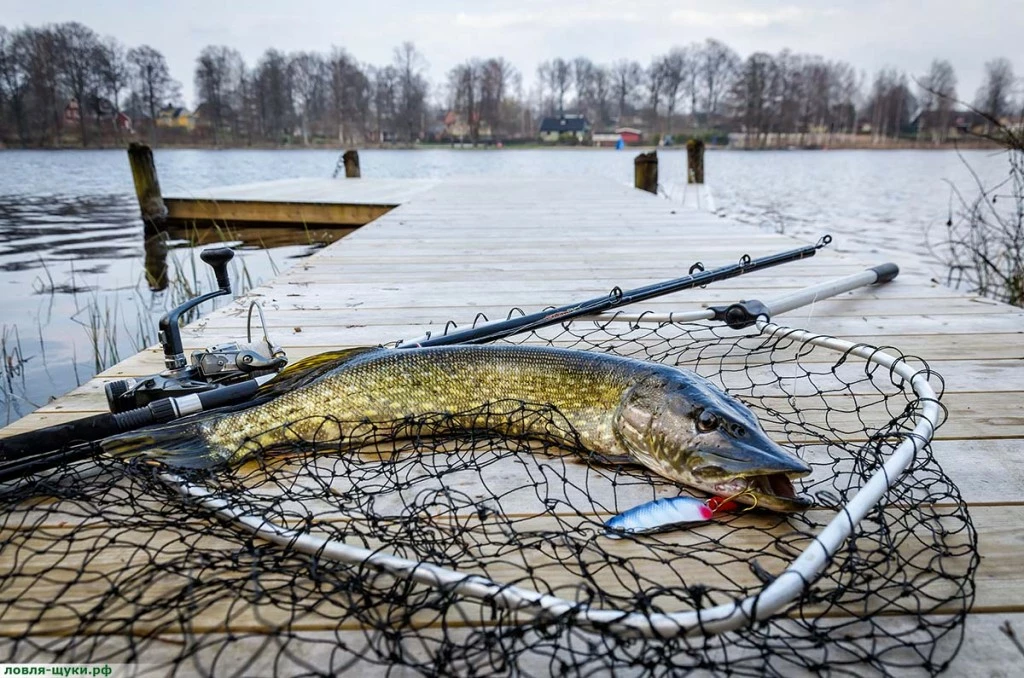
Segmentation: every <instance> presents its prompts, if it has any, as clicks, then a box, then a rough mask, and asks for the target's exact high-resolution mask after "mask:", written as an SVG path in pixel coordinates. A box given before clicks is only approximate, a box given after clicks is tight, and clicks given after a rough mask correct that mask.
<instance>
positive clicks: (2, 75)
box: [0, 26, 29, 145]
mask: <svg viewBox="0 0 1024 678" xmlns="http://www.w3.org/2000/svg"><path fill="white" fill-rule="evenodd" d="M22 47H23V41H20V40H18V39H17V38H16V35H15V34H12V33H10V32H9V31H8V30H7V28H6V27H4V26H0V139H2V138H3V137H4V136H5V135H4V134H3V122H5V121H4V116H3V111H4V108H7V107H9V108H10V110H11V113H12V115H13V117H14V126H15V128H16V129H17V130H18V140H19V141H20V142H21V143H22V144H23V145H24V144H27V143H28V139H29V131H28V119H27V116H26V110H25V108H26V107H25V98H26V96H27V95H28V88H29V77H28V71H27V70H26V69H25V58H24V54H23V53H22V49H21V48H22Z"/></svg>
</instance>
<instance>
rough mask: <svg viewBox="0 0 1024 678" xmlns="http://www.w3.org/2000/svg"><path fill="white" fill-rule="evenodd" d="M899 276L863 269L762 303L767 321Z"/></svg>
mask: <svg viewBox="0 0 1024 678" xmlns="http://www.w3.org/2000/svg"><path fill="white" fill-rule="evenodd" d="M898 274H899V267H897V266H896V264H892V263H886V264H881V265H879V266H873V267H872V268H868V269H865V270H863V271H860V272H859V273H853V274H851V275H848V276H846V277H845V278H837V279H835V280H830V281H828V282H823V283H820V284H818V285H811V286H810V287H805V288H804V289H802V290H799V291H797V292H793V293H792V294H787V295H785V296H782V297H779V298H778V299H773V300H772V301H768V302H765V304H764V305H765V307H766V309H767V311H768V315H769V317H770V318H774V317H775V316H777V315H781V314H783V313H787V312H789V311H794V310H796V309H798V308H803V307H804V306H809V305H811V304H814V303H816V302H818V301H823V300H825V299H829V298H831V297H835V296H838V295H840V294H845V293H846V292H852V291H853V290H856V289H859V288H861V287H866V286H868V285H881V284H883V283H887V282H889V281H891V280H893V279H894V278H895V277H896V276H897V275H898ZM716 317H717V316H716V312H715V310H714V309H711V308H702V309H699V310H696V311H683V312H681V313H650V312H648V313H622V312H617V313H616V312H608V313H600V314H597V315H590V316H584V317H582V318H580V320H594V321H597V322H630V323H637V322H650V323H671V322H677V323H689V322H698V321H701V320H715V319H716Z"/></svg>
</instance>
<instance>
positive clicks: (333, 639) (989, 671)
mask: <svg viewBox="0 0 1024 678" xmlns="http://www.w3.org/2000/svg"><path fill="white" fill-rule="evenodd" d="M931 619H934V621H935V622H936V623H946V622H948V620H947V619H945V618H936V617H932V618H931ZM872 623H873V624H877V625H878V626H880V627H881V629H882V630H888V631H889V632H890V633H891V634H892V635H893V636H896V637H901V638H904V639H908V640H910V639H914V638H917V639H918V641H919V642H925V640H926V638H925V636H924V634H925V633H927V629H921V628H920V626H919V621H918V618H917V617H910V616H906V617H901V616H895V617H886V618H878V619H874V620H872ZM1006 624H1009V625H1010V627H1011V628H1012V629H1014V630H1015V632H1016V634H1017V636H1018V637H1020V636H1021V635H1024V614H972V615H969V616H968V617H967V620H966V623H965V633H964V637H963V645H962V647H960V648H959V653H958V654H957V655H956V657H955V658H954V659H953V661H952V663H951V665H950V666H949V668H948V670H947V672H946V673H945V674H944V675H949V676H956V677H958V678H960V677H963V678H1015V677H1016V676H1017V670H1018V668H1019V665H1020V663H1021V661H1022V659H1024V658H1022V655H1021V652H1020V650H1019V649H1018V648H1017V647H1016V646H1015V645H1014V644H1013V641H1011V640H1010V639H1009V638H1008V637H1007V636H1006V634H1005V633H1004V632H1003V631H1002V628H1003V627H1004V625H1006ZM395 630H396V631H397V630H398V629H397V628H396V629H395ZM851 630H852V631H856V630H857V629H851ZM416 636H417V638H422V639H425V640H424V641H420V640H418V639H417V640H412V641H404V640H403V639H402V637H401V635H400V634H398V633H390V632H389V633H386V634H385V632H380V631H378V632H366V631H306V632H302V633H294V634H293V633H280V632H277V631H276V630H275V631H273V632H271V633H267V634H266V635H264V634H263V633H260V632H259V631H255V630H254V631H251V632H249V633H247V634H244V635H237V634H233V635H231V636H228V635H227V634H221V635H218V634H207V635H205V636H203V638H202V639H201V641H200V642H201V646H199V647H194V646H191V645H190V643H192V642H195V641H196V639H195V638H194V636H191V635H188V636H186V635H183V634H180V633H166V632H165V633H160V634H155V635H152V636H147V637H144V638H141V637H137V636H135V637H132V636H123V635H114V634H105V635H102V636H95V637H93V638H91V639H90V640H89V642H88V647H90V648H94V653H95V655H96V656H101V657H106V658H109V663H111V664H114V663H119V662H122V661H126V660H127V659H129V658H131V659H135V658H136V656H138V657H141V658H142V660H143V661H144V663H145V665H146V670H147V671H153V672H154V673H161V674H162V673H165V672H166V673H168V674H169V673H170V672H171V670H172V668H174V667H175V665H176V660H177V659H178V658H179V657H180V656H181V654H182V653H183V652H184V651H186V648H187V650H188V651H190V653H189V654H188V658H187V659H185V660H184V663H183V664H181V665H179V666H180V667H188V670H189V671H190V672H192V671H194V672H195V673H200V674H213V675H216V674H219V673H222V672H224V671H225V670H226V669H228V668H229V666H230V670H237V669H238V668H239V667H244V669H245V673H246V675H253V676H271V675H276V676H288V675H298V674H307V673H309V672H310V667H315V670H316V671H321V672H323V673H325V674H341V673H344V674H345V675H349V674H351V675H359V676H366V677H367V678H370V677H374V678H375V677H376V676H388V677H389V678H413V676H419V675H422V672H421V671H416V670H414V669H411V668H409V667H407V666H400V665H391V663H392V662H393V661H394V659H393V657H395V656H399V657H402V658H403V659H404V661H406V662H409V663H414V664H419V663H425V664H426V665H427V666H429V667H430V668H431V669H433V670H449V671H459V672H461V673H471V672H474V671H475V672H482V671H485V670H493V671H495V672H499V671H502V670H505V666H504V664H503V662H504V661H505V660H506V659H507V658H506V657H504V656H503V657H500V658H499V657H492V660H493V661H494V664H493V666H492V665H488V664H481V663H479V662H478V663H475V664H473V665H472V666H470V665H467V664H465V663H463V662H461V661H459V660H457V659H455V658H454V657H452V656H451V655H452V654H455V655H457V654H458V653H457V652H454V653H449V652H448V650H449V649H451V648H460V647H463V646H466V645H469V646H473V647H479V644H480V637H479V635H474V633H473V629H471V628H448V629H446V630H444V631H442V630H440V629H420V630H418V631H417V633H416ZM574 637H575V638H576V639H577V640H576V643H582V642H593V643H595V644H596V645H597V646H598V647H600V646H602V644H603V641H602V639H601V637H600V636H597V635H593V634H587V633H584V632H582V631H576V632H575V633H574ZM444 639H447V640H448V642H447V643H443V642H442V641H443V640H444ZM531 641H532V639H531V638H527V639H524V640H521V641H520V643H519V644H517V645H515V646H514V647H516V649H517V650H521V651H522V652H521V654H518V655H517V656H516V657H515V659H516V666H517V667H518V668H519V669H520V670H521V672H522V675H526V676H545V675H550V674H552V673H553V672H554V670H557V669H558V668H559V665H557V664H553V662H555V660H553V659H552V657H551V651H550V648H551V645H550V643H549V642H537V643H536V644H531ZM959 641H960V636H959V634H956V633H953V634H949V635H948V636H946V637H945V638H942V639H940V640H939V641H938V644H937V646H936V648H935V653H934V655H933V658H934V659H935V660H936V661H937V662H941V661H944V660H945V658H947V657H948V656H949V655H950V654H951V653H952V652H954V651H955V650H956V649H957V645H958V643H959ZM71 642H72V641H71V640H70V639H68V638H65V637H47V636H38V635H35V636H29V637H27V638H25V639H24V640H23V641H22V642H18V643H17V644H15V641H13V640H8V639H0V650H2V651H4V654H5V656H6V657H9V659H8V660H7V661H9V662H10V663H18V662H21V663H49V662H50V661H51V657H52V656H54V655H55V654H56V653H58V652H61V653H62V654H61V656H62V657H65V658H68V657H70V658H75V657H77V656H80V655H76V654H75V651H74V650H72V649H70V646H71ZM563 642H565V641H564V640H563ZM844 642H845V643H847V644H850V645H852V646H854V647H856V648H858V649H859V650H860V651H861V652H866V651H870V648H869V647H868V646H867V644H865V643H864V642H856V641H851V640H847V641H844ZM574 646H576V645H575V644H574ZM829 647H830V651H831V652H833V653H834V654H833V656H835V654H838V653H839V652H838V648H837V647H835V646H832V645H830V646H829ZM442 648H443V649H444V650H445V655H444V659H443V661H447V662H451V663H448V664H442V665H436V664H435V663H434V661H433V659H432V658H433V657H434V656H435V653H437V652H438V651H439V650H440V649H442ZM191 651H194V654H192V653H191ZM707 651H708V658H709V659H710V660H712V661H714V662H715V665H716V666H725V665H726V664H727V663H728V662H730V661H732V662H738V661H740V660H742V665H743V667H744V668H746V669H747V670H748V671H754V672H757V671H764V672H765V673H768V672H769V670H770V666H769V664H768V663H767V660H766V659H765V658H763V657H758V656H757V655H756V654H755V655H753V656H751V653H749V652H743V651H742V650H740V649H739V648H737V647H736V646H733V645H724V646H716V644H715V643H714V641H712V642H711V645H710V646H709V647H708V648H707ZM79 652H81V650H79ZM489 656H490V655H489ZM509 658H510V657H509ZM844 658H845V657H844ZM851 660H852V658H851ZM481 661H483V660H481ZM666 661H671V663H672V665H673V666H676V667H684V666H689V665H697V664H698V662H699V661H700V659H699V658H698V657H689V658H688V659H687V658H684V657H674V658H672V659H671V660H670V659H669V658H666ZM886 661H887V663H888V662H891V666H893V667H896V666H898V667H900V669H899V670H900V671H902V675H909V676H918V675H924V674H923V673H921V672H918V671H914V670H912V668H910V667H914V666H917V665H919V664H920V661H921V658H920V657H919V656H917V655H915V654H913V653H912V652H908V651H906V650H902V649H899V648H890V649H888V650H887V651H886ZM779 665H780V662H779V661H778V660H776V661H775V662H773V663H772V664H771V667H774V668H775V670H777V669H778V667H779ZM782 665H783V666H785V669H786V671H787V674H786V675H793V676H810V675H812V674H810V673H801V672H800V670H798V669H797V668H795V667H793V666H791V665H789V664H788V663H785V664H782ZM596 666H601V664H599V663H596V664H595V665H594V666H592V668H594V667H596ZM183 671H184V669H183V668H179V669H178V673H182V672H183ZM697 671H699V669H697ZM614 673H615V676H617V677H618V676H622V677H624V678H633V677H634V676H637V677H638V676H645V675H649V674H650V669H649V668H644V667H643V666H637V667H634V668H632V669H628V668H623V667H616V670H615V672H614ZM694 675H697V676H700V675H703V674H701V673H695V674H694ZM862 675H874V674H873V673H871V672H868V671H865V672H864V673H863V674H862ZM114 678H118V674H117V673H116V672H115V673H114Z"/></svg>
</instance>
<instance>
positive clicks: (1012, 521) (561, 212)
mask: <svg viewBox="0 0 1024 678" xmlns="http://www.w3.org/2000/svg"><path fill="white" fill-rule="evenodd" d="M333 183H334V184H337V185H341V186H347V187H356V188H357V189H359V190H362V187H364V186H366V185H368V184H370V183H371V182H370V180H366V179H363V180H360V181H359V182H344V181H337V182H333ZM426 184H429V185H426ZM332 186H333V184H332ZM260 190H261V189H260V188H259V187H241V188H239V189H237V191H236V192H235V193H233V194H231V195H234V196H235V198H234V199H238V200H248V199H253V198H255V197H257V196H258V194H259V192H260ZM289 191H290V193H291V195H292V197H293V198H295V201H296V202H298V201H299V199H298V198H296V196H298V195H301V194H303V192H304V191H305V187H304V185H303V184H302V183H301V182H296V183H295V184H294V185H293V186H292V187H291V188H290V189H289ZM314 194H315V191H314V190H313V188H312V187H310V189H309V193H308V194H307V195H306V197H305V198H303V199H302V200H306V201H313V200H315V197H314ZM222 197H223V196H222ZM403 202H404V204H402V206H401V207H398V208H397V209H394V210H392V211H390V212H389V213H387V214H386V215H384V216H382V217H381V218H379V219H378V220H377V221H375V222H374V223H373V224H371V225H370V226H368V227H365V228H362V229H360V230H358V231H356V232H355V233H353V234H352V235H350V236H348V237H346V238H345V239H343V240H342V241H339V242H337V243H335V244H334V245H332V246H330V247H328V248H326V249H325V250H323V251H321V252H319V253H318V254H316V255H314V256H313V257H311V258H310V259H308V260H307V261H305V262H303V263H301V264H299V265H297V266H295V267H293V268H292V269H290V270H289V271H287V272H285V273H284V274H282V275H281V276H279V277H278V278H277V279H276V280H274V281H273V282H271V283H270V284H267V285H264V286H262V287H260V288H258V289H256V290H254V291H253V294H252V296H253V297H255V298H259V299H261V300H262V301H263V303H264V304H265V305H266V309H267V319H268V321H269V324H270V325H271V328H272V336H273V337H274V338H275V339H276V340H277V341H279V342H281V343H283V344H284V345H285V346H286V348H287V349H288V351H289V355H290V356H291V357H292V358H293V359H297V358H299V357H301V356H304V355H309V354H312V353H316V352H320V351H323V350H327V349H328V348H332V347H340V346H352V345H365V344H376V343H380V342H387V341H393V340H396V339H400V338H403V337H406V338H408V337H413V336H418V335H420V334H422V333H423V332H424V331H425V330H427V329H433V330H435V331H439V330H441V329H442V328H443V327H444V323H445V321H446V320H448V319H454V320H457V321H459V322H460V323H461V324H468V323H470V322H472V320H473V317H474V316H475V315H476V314H477V313H478V312H481V311H485V312H487V313H488V314H489V315H504V313H505V312H506V311H507V310H508V308H509V306H512V305H520V306H522V307H523V309H524V310H526V311H527V312H529V311H531V310H537V309H539V308H543V307H545V306H548V305H551V304H561V303H565V302H568V301H571V300H575V299H582V298H587V297H589V296H596V295H597V294H603V293H607V291H608V290H609V289H610V288H611V287H612V286H614V285H620V286H623V287H626V286H633V285H639V284H644V283H649V282H654V281H656V280H660V279H664V278H669V277H676V276H678V275H682V274H684V273H685V272H686V270H687V269H688V268H689V265H690V264H691V263H692V262H693V261H695V260H701V261H703V262H704V263H705V264H706V265H708V266H714V265H719V264H724V263H729V262H731V261H734V260H735V258H736V257H737V256H738V255H739V254H741V253H744V252H747V253H750V254H751V255H752V256H757V255H758V254H765V253H769V252H775V251H779V250H783V249H789V248H792V247H795V246H797V245H799V244H803V243H802V242H798V241H797V240H795V239H793V238H787V237H783V236H779V235H774V234H769V233H766V232H763V231H759V230H757V229H754V228H751V227H748V226H744V225H740V224H736V223H733V222H731V221H729V220H725V219H720V218H718V217H716V216H714V215H710V214H706V213H699V212H695V211H692V210H688V209H685V208H681V207H679V206H677V205H673V204H671V203H669V202H667V201H664V200H662V199H659V198H656V197H654V196H651V195H648V194H645V193H643V192H640V191H635V190H633V189H632V188H630V187H628V186H620V185H616V184H614V183H611V182H601V181H595V180H593V179H586V180H572V179H565V180H553V179H550V178H546V179H544V180H539V181H530V180H506V179H503V180H501V181H500V182H499V181H490V180H486V179H467V180H460V181H447V182H444V183H436V182H426V183H425V184H422V185H418V186H416V187H415V189H414V190H413V191H412V192H411V193H410V194H408V195H406V196H405V197H404V199H403ZM860 249H863V248H859V247H848V246H845V245H844V243H843V242H837V243H836V247H834V248H830V249H829V250H825V251H823V252H821V253H820V254H819V255H818V256H817V257H815V258H813V259H810V260H807V261H803V262H796V263H792V264H789V265H786V266H784V267H781V268H777V269H772V270H769V271H763V272H759V273H756V274H752V275H750V276H746V277H742V278H737V279H734V280H730V281H725V282H723V283H721V284H716V285H714V286H712V287H709V288H707V289H705V290H693V291H691V292H686V293H681V294H677V295H673V296H672V297H670V298H668V299H664V300H658V301H656V302H653V303H648V304H644V305H642V308H644V309H648V308H649V309H655V310H657V311H658V312H669V311H679V310H690V309H693V308H695V307H700V306H702V305H707V304H717V303H724V302H727V301H733V300H738V299H740V298H751V297H758V298H762V299H771V298H773V297H775V296H780V295H783V294H786V293H787V292H789V291H792V290H794V289H798V288H801V287H803V286H806V285H810V284H814V283H817V282H822V281H825V280H829V279H831V278H834V277H837V276H841V275H846V274H849V273H852V272H855V271H857V270H860V269H862V268H864V267H865V266H872V265H876V264H879V263H882V261H884V260H885V259H891V260H894V261H896V262H897V263H899V262H900V254H899V253H898V252H893V251H888V252H885V253H884V255H879V254H864V255H860V254H857V251H856V250H860ZM882 249H883V250H884V248H882ZM842 250H846V251H844V252H842V253H840V251H842ZM850 250H855V251H852V252H851V251H850ZM883 256H884V258H882V257H883ZM244 308H245V306H244V302H243V301H239V302H236V303H232V304H229V305H228V306H227V307H225V308H223V309H221V310H219V311H217V312H215V313H213V314H211V315H210V316H208V317H206V318H203V319H201V320H200V321H199V322H197V323H195V324H193V325H192V326H190V327H189V328H187V329H186V331H185V332H184V338H185V341H186V344H187V347H188V348H195V347H199V346H203V345H208V344H212V343H217V342H219V341H224V340H228V339H238V338H239V336H240V335H241V334H242V332H243V331H244V330H243V327H244ZM628 310H629V311H630V312H633V311H636V310H639V309H633V308H630V309H628ZM777 320H778V321H779V322H781V323H784V324H786V323H789V324H793V325H794V326H798V327H804V328H807V329H809V330H812V331H818V332H822V333H825V334H834V335H838V336H841V337H844V338H848V339H850V340H852V341H864V342H869V343H875V344H881V345H893V346H896V347H898V348H899V349H901V350H903V351H904V352H905V353H908V354H913V355H918V356H921V357H923V358H925V359H927V360H928V361H929V362H930V363H931V364H932V366H933V367H934V368H935V369H936V370H937V371H938V372H939V373H941V374H942V375H943V376H944V377H945V378H946V396H945V398H944V400H943V402H944V403H945V404H946V405H947V407H948V408H949V421H948V422H947V424H946V425H945V426H944V427H943V428H942V429H940V431H939V434H938V436H937V438H938V440H937V442H936V443H935V446H934V452H935V455H936V457H937V458H938V459H939V460H940V462H941V463H942V464H943V466H944V468H945V469H946V470H947V472H948V473H949V474H950V476H951V477H952V478H953V480H954V481H956V482H957V484H958V485H959V487H960V489H961V491H962V493H963V496H964V497H965V498H966V500H967V501H968V502H969V503H970V504H971V505H972V507H973V509H974V510H973V511H972V515H973V517H974V520H975V522H976V525H977V527H978V530H979V543H980V549H981V555H982V558H983V560H982V566H981V570H980V571H979V573H978V580H977V586H978V606H977V608H976V610H975V612H974V613H973V614H972V615H971V616H970V617H969V618H968V622H967V633H968V638H967V641H966V644H965V649H964V651H963V652H962V653H961V654H960V656H959V658H958V659H957V662H956V663H955V664H954V666H953V668H952V669H951V675H993V676H997V675H1010V674H1008V673H1005V666H1006V662H1007V661H1010V660H1013V659H1015V658H1016V660H1017V661H1019V660H1020V659H1021V658H1020V657H1018V656H1017V650H1016V648H1014V647H1013V645H1012V643H1011V642H1010V641H1009V639H1007V638H1006V637H1005V636H1004V635H1003V634H1001V633H999V632H998V631H997V630H996V629H997V627H998V626H999V624H1000V623H1002V621H1003V620H1004V619H1011V620H1013V621H1014V624H1015V626H1016V627H1017V629H1018V632H1020V631H1024V621H1022V620H1024V579H1022V578H1021V575H1020V568H1019V559H1020V554H1021V553H1022V552H1024V546H1022V544H1024V527H1022V525H1024V514H1022V512H1021V511H1022V508H1021V507H1022V506H1024V455H1022V454H1020V452H1021V450H1022V449H1024V362H1022V361H1024V336H1022V335H1024V314H1022V313H1021V312H1020V311H1019V310H1018V309H1013V308H1010V307H1007V306H1004V305H1001V304H996V303H994V302H991V301H989V300H986V299H980V298H977V297H971V296H968V295H963V294H959V293H956V292H953V291H951V290H949V289H947V288H945V287H942V286H940V285H937V284H935V283H934V282H932V281H931V280H930V279H929V278H928V276H926V275H920V274H915V275H904V276H901V277H900V278H898V279H897V280H896V281H895V282H893V283H891V284H890V285H887V286H883V287H877V288H868V289H864V290H860V291H857V292H853V293H850V294H847V295H844V296H843V297H841V298H838V299H834V300H825V301H821V302H819V303H817V304H815V305H814V306H813V307H809V308H805V309H800V310H798V311H794V312H793V313H791V314H789V315H787V316H781V317H780V318H778V319H777ZM595 331H596V330H595ZM159 356H160V354H159V353H158V352H157V351H155V350H153V349H150V350H147V351H144V352H142V353H140V354H138V355H136V356H133V357H132V358H129V359H128V360H126V361H124V362H123V363H121V364H120V365H118V366H115V367H114V368H112V369H110V370H108V371H107V372H105V373H104V374H103V375H101V376H100V377H99V378H97V379H96V380H94V381H93V382H91V383H89V384H87V385H85V386H83V387H82V388H81V389H78V390H77V391H76V392H74V393H72V394H69V395H68V396H66V397H65V398H62V399H59V400H58V401H56V402H54V403H52V404H50V405H49V406H47V407H46V408H44V409H43V410H41V411H40V412H38V413H35V414H33V415H30V416H28V417H26V418H24V419H22V420H21V421H19V422H17V423H16V424H15V425H14V426H12V427H9V429H7V430H6V431H7V432H13V431H17V430H26V429H27V428H31V427H38V426H43V425H49V424H52V423H55V422H58V421H67V420H69V419H73V418H75V417H78V416H82V415H84V414H89V413H93V412H95V411H98V410H101V409H102V408H103V406H104V401H103V398H102V382H103V380H105V379H111V378H118V377H122V376H138V375H144V374H149V373H151V372H153V371H155V370H158V369H159V367H160V357H159ZM809 360H810V361H811V362H813V361H814V360H816V357H812V358H810V359H809ZM752 369H757V367H756V366H755V367H753V368H752ZM73 558H74V554H69V555H68V556H66V559H65V563H64V566H65V567H73V566H74V560H73ZM210 614H211V615H212V617H211V619H209V620H207V621H208V622H209V623H210V624H214V623H215V622H217V621H219V620H222V619H223V611H219V614H220V616H219V617H218V613H217V612H211V613H210ZM250 619H252V618H250ZM12 623H13V622H12ZM196 623H197V625H198V626H197V628H198V627H200V626H202V625H203V623H204V621H203V619H197V620H196ZM892 623H893V624H894V628H895V627H898V626H899V624H901V623H904V622H903V621H902V620H901V619H900V618H898V617H896V618H893V619H892ZM0 626H2V624H0ZM252 628H256V629H257V630H258V628H259V624H258V623H254V626H252V627H250V630H252ZM344 633H351V634H353V635H356V634H358V632H357V631H351V632H344ZM0 635H2V632H0Z"/></svg>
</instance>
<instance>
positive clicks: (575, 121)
mask: <svg viewBox="0 0 1024 678" xmlns="http://www.w3.org/2000/svg"><path fill="white" fill-rule="evenodd" d="M589 135H590V123H589V122H587V118H586V116H584V115H582V114H579V113H567V114H565V115H562V116H560V117H557V118H555V117H551V118H544V119H543V120H542V121H541V123H540V140H541V141H543V142H545V143H558V142H560V141H563V142H572V143H581V142H583V141H586V139H587V137H588V136H589Z"/></svg>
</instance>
